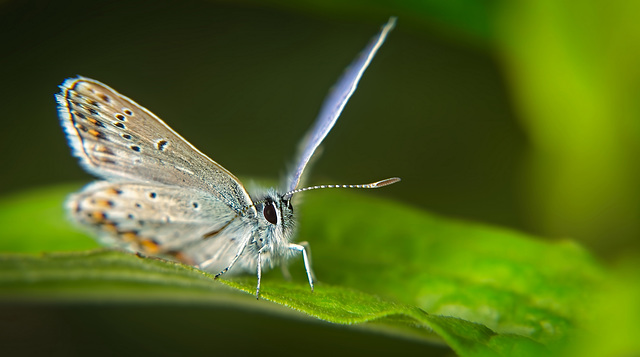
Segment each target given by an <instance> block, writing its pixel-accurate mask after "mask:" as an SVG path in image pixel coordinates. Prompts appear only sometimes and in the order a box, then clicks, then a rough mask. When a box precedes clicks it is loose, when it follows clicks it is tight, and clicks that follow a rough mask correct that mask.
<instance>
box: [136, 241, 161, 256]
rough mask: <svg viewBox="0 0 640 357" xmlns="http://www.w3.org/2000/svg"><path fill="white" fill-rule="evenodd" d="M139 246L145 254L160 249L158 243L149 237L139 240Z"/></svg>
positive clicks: (156, 251) (154, 252)
mask: <svg viewBox="0 0 640 357" xmlns="http://www.w3.org/2000/svg"><path fill="white" fill-rule="evenodd" d="M140 247H142V249H143V250H144V251H145V253H147V254H156V253H158V252H159V251H160V246H159V245H158V243H156V242H154V241H153V240H151V239H144V240H141V241H140Z"/></svg>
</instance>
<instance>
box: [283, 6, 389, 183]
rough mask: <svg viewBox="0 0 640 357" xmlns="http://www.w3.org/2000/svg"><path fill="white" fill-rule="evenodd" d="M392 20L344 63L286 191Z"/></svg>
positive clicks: (333, 120) (296, 180)
mask: <svg viewBox="0 0 640 357" xmlns="http://www.w3.org/2000/svg"><path fill="white" fill-rule="evenodd" d="M395 23H396V18H395V17H392V18H390V19H389V21H388V22H387V23H386V24H385V25H384V26H383V27H382V30H380V33H378V35H377V36H376V37H374V38H373V40H371V42H370V43H369V45H368V46H367V47H366V48H365V49H364V50H363V51H362V52H361V53H360V55H359V56H358V58H356V60H355V61H354V62H353V63H351V65H350V66H349V67H347V69H346V70H345V72H344V73H343V74H342V76H341V77H340V78H339V79H338V82H337V83H336V84H335V85H334V87H333V88H331V90H330V93H329V95H328V96H327V98H326V99H325V100H324V103H323V104H322V108H321V109H320V113H319V114H318V117H317V118H316V121H315V124H314V125H313V127H311V130H309V131H308V133H307V134H306V136H305V137H304V138H303V140H302V143H301V145H300V148H301V151H300V154H299V158H298V163H297V165H296V168H295V171H294V172H293V173H292V175H291V178H290V180H289V183H288V188H287V191H292V190H295V189H296V188H297V187H298V184H299V182H300V178H301V177H302V173H303V172H304V169H305V167H306V166H307V163H308V162H309V160H310V159H311V157H312V156H313V153H314V152H315V151H316V149H317V148H318V146H319V145H320V143H321V142H322V140H324V138H325V137H326V136H327V134H328V133H329V131H331V128H333V125H334V124H335V123H336V121H337V120H338V117H339V116H340V113H342V109H344V106H345V105H346V104H347V101H349V98H351V95H352V94H353V92H354V91H355V90H356V87H357V86H358V82H359V81H360V78H361V77H362V74H363V73H364V71H365V70H366V69H367V67H368V66H369V63H370V62H371V60H372V59H373V57H374V56H375V55H376V52H378V49H379V48H380V46H382V43H384V40H385V39H386V38H387V35H388V34H389V32H390V31H391V30H392V29H393V27H394V26H395Z"/></svg>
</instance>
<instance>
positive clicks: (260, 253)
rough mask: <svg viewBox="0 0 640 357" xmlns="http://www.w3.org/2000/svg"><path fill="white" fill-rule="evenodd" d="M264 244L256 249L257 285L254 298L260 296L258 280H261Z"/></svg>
mask: <svg viewBox="0 0 640 357" xmlns="http://www.w3.org/2000/svg"><path fill="white" fill-rule="evenodd" d="M265 247H266V246H264V247H262V248H260V250H258V269H257V270H258V286H257V287H256V299H259V298H260V282H261V281H262V250H263V249H264V248H265Z"/></svg>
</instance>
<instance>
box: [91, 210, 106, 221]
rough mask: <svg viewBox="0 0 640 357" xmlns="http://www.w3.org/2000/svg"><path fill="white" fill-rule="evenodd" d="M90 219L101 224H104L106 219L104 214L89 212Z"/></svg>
mask: <svg viewBox="0 0 640 357" xmlns="http://www.w3.org/2000/svg"><path fill="white" fill-rule="evenodd" d="M91 218H92V219H93V220H94V221H95V222H96V223H101V222H104V221H105V220H106V219H107V215H106V214H104V212H99V211H95V212H91Z"/></svg>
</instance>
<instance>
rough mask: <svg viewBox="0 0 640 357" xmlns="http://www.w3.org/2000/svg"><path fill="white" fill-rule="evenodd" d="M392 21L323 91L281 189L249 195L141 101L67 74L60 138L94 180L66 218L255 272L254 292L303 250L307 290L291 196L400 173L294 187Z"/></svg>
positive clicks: (162, 252) (207, 264) (101, 233)
mask: <svg viewBox="0 0 640 357" xmlns="http://www.w3.org/2000/svg"><path fill="white" fill-rule="evenodd" d="M395 21H396V19H395V18H390V19H389V21H388V22H387V23H386V24H385V25H384V26H383V27H382V29H381V31H380V32H379V33H378V35H377V36H376V37H374V38H373V40H372V41H371V42H370V43H369V44H368V46H367V47H366V48H365V49H364V51H363V52H362V53H361V54H360V55H359V57H357V58H356V60H355V61H354V62H353V63H352V64H351V65H350V67H348V68H347V70H346V71H345V73H344V74H343V75H342V76H341V77H340V79H339V80H338V82H337V84H336V85H335V87H334V88H333V89H332V91H331V92H330V94H329V95H328V97H327V98H326V99H325V102H324V103H323V106H322V108H321V111H320V113H319V115H318V117H317V119H316V121H315V124H314V125H313V127H312V128H311V129H310V131H309V132H308V134H307V135H306V136H305V137H304V138H303V141H302V143H301V146H300V147H301V150H300V153H299V155H298V161H297V162H298V163H297V165H296V166H295V169H294V170H293V172H292V173H291V174H290V175H289V176H288V177H289V178H288V182H287V186H286V187H285V189H284V190H276V189H268V190H265V191H262V192H259V193H256V194H253V195H250V194H249V193H248V192H247V190H246V189H245V187H244V186H243V185H242V183H241V182H240V180H238V178H236V177H235V176H234V175H233V174H232V173H231V172H229V171H228V170H226V169H225V168H224V167H222V166H221V165H219V164H218V163H216V162H215V161H213V160H212V159H210V158H209V157H207V156H206V155H204V154H203V153H201V152H200V151H199V150H198V149H196V148H195V147H194V146H193V145H191V144H190V143H189V142H187V141H186V140H185V139H183V138H182V137H181V136H180V135H179V134H178V133H176V132H175V131H174V130H173V129H171V128H170V127H169V126H168V125H167V124H165V123H164V122H163V121H162V120H160V118H158V117H157V116H155V115H154V114H153V113H152V112H150V111H149V110H147V109H146V108H144V107H142V106H141V105H139V104H137V103H136V102H134V101H133V100H131V99H129V98H127V97H125V96H124V95H122V94H120V93H118V92H116V91H115V90H114V89H112V88H110V87H109V86H107V85H105V84H103V83H101V82H99V81H96V80H93V79H90V78H85V77H77V78H69V79H67V80H65V82H64V83H63V84H62V85H61V86H60V89H61V92H60V93H59V94H57V95H56V100H57V102H58V115H59V117H60V122H61V125H62V127H63V129H64V131H65V133H66V137H67V141H68V144H69V146H70V147H71V150H72V154H73V155H74V156H76V157H77V158H79V161H80V164H81V166H82V167H83V168H84V169H85V170H86V171H88V172H89V173H91V174H93V175H95V176H97V177H99V178H100V179H102V180H101V181H96V182H93V183H91V184H89V185H87V186H86V187H84V188H83V189H82V190H81V191H80V192H78V193H75V194H72V195H71V196H70V197H69V198H68V200H67V204H66V205H67V210H68V211H69V215H70V217H71V219H72V220H73V221H75V222H77V223H79V224H80V225H81V226H84V227H87V228H88V229H89V230H91V231H92V232H94V233H95V234H96V235H97V236H98V240H99V241H100V242H101V243H103V244H106V245H112V246H119V247H123V248H125V249H128V250H130V251H134V252H139V253H142V254H144V255H149V256H161V257H169V258H172V259H175V260H178V261H181V262H184V263H186V264H191V265H194V266H196V267H198V268H200V269H204V270H207V271H212V272H216V273H217V275H216V276H215V277H216V278H218V277H219V276H221V275H222V274H224V273H227V272H229V273H240V272H256V274H257V277H258V283H257V287H256V297H259V294H260V284H261V279H262V271H263V269H270V268H273V267H274V266H276V265H283V263H285V262H286V261H287V260H288V259H290V258H291V257H293V256H296V255H300V254H301V255H302V257H303V261H304V266H305V270H306V272H307V278H308V280H309V286H310V287H311V291H313V286H314V279H315V278H314V275H313V271H312V269H311V263H310V259H309V252H308V251H309V246H308V244H307V243H306V242H301V243H293V238H294V235H295V218H294V209H293V205H292V198H293V196H294V195H295V194H297V193H299V192H303V191H308V190H313V189H320V188H336V187H340V188H343V187H344V188H378V187H382V186H386V185H390V184H392V183H395V182H398V181H400V179H399V178H395V177H394V178H389V179H386V180H381V181H378V182H374V183H370V184H364V185H323V186H313V187H304V188H298V186H299V185H300V183H301V181H302V178H303V173H305V167H306V166H307V164H308V163H309V162H310V160H311V158H312V156H313V154H314V153H315V152H316V149H317V148H318V146H319V145H320V143H321V142H322V141H323V139H324V138H325V137H326V135H327V134H328V133H329V131H330V130H331V129H332V127H333V125H334V124H335V123H336V120H337V119H338V117H339V115H340V113H341V112H342V110H343V108H344V106H345V105H346V103H347V101H348V100H349V98H350V97H351V95H352V94H353V92H354V91H355V89H356V86H357V84H358V81H359V80H360V78H361V77H362V74H363V73H364V71H365V69H366V68H367V66H368V65H369V63H370V62H371V60H372V58H373V57H374V55H375V54H376V52H377V51H378V49H379V48H380V46H381V45H382V43H383V42H384V41H385V39H386V37H387V35H388V33H389V32H390V31H391V30H392V29H393V27H394V25H395ZM283 266H284V265H283Z"/></svg>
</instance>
